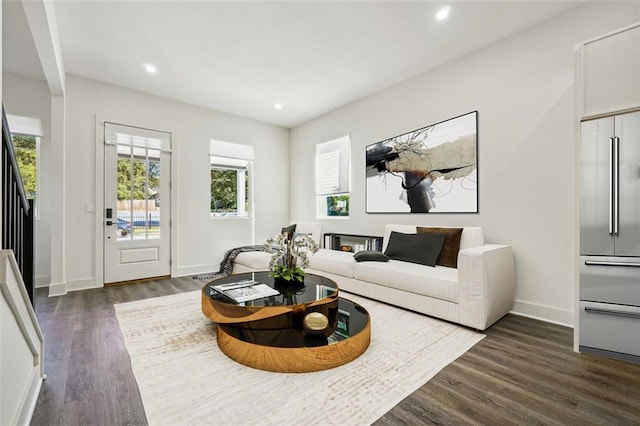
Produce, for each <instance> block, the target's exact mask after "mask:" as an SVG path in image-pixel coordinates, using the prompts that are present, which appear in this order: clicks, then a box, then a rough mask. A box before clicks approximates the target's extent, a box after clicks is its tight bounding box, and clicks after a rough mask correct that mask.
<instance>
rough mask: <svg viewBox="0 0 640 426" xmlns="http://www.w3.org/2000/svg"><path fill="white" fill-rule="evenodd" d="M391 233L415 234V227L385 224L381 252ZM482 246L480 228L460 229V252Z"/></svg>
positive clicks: (468, 227)
mask: <svg viewBox="0 0 640 426" xmlns="http://www.w3.org/2000/svg"><path fill="white" fill-rule="evenodd" d="M391 231H396V232H403V233H405V234H415V233H416V226H415V225H396V224H387V225H386V226H385V228H384V239H383V242H382V251H385V250H386V249H387V243H388V242H389V235H391ZM483 244H484V235H483V234H482V228H481V227H479V226H465V227H463V228H462V237H460V250H462V249H467V248H471V247H480V246H481V245H483Z"/></svg>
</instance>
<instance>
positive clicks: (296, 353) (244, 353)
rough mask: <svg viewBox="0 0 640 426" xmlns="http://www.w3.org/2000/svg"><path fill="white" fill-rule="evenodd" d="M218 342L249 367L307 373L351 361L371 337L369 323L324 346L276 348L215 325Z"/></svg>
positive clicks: (363, 349) (365, 348)
mask: <svg viewBox="0 0 640 426" xmlns="http://www.w3.org/2000/svg"><path fill="white" fill-rule="evenodd" d="M217 328H218V338H217V340H218V346H219V347H220V350H221V351H222V352H223V353H224V354H225V355H227V356H228V357H229V358H231V359H232V360H234V361H236V362H239V363H240V364H243V365H246V366H248V367H253V368H257V369H260V370H266V371H274V372H279V373H309V372H312V371H321V370H328V369H330V368H334V367H338V366H341V365H344V364H346V363H348V362H351V361H353V360H354V359H356V358H358V357H359V356H360V355H362V354H363V353H364V351H366V350H367V348H368V347H369V342H370V340H371V324H370V322H369V321H367V325H366V326H365V328H364V329H363V330H362V331H360V332H359V333H358V334H356V335H355V336H352V337H349V338H348V339H344V340H341V341H339V342H335V343H332V344H330V345H324V346H311V347H301V348H279V347H273V346H262V345H256V344H253V343H248V342H244V341H242V340H240V339H236V338H235V337H233V336H231V335H229V334H228V333H226V332H225V331H224V330H223V328H222V327H220V326H218V327H217Z"/></svg>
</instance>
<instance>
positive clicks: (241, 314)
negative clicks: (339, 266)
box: [202, 272, 371, 373]
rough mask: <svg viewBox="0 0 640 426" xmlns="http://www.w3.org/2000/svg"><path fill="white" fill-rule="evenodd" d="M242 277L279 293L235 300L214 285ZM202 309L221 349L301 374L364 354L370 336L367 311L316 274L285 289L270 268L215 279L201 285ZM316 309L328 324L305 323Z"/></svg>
mask: <svg viewBox="0 0 640 426" xmlns="http://www.w3.org/2000/svg"><path fill="white" fill-rule="evenodd" d="M243 280H254V281H257V282H259V283H264V284H267V285H269V286H270V287H272V288H275V289H276V290H278V292H279V294H278V295H275V296H268V297H263V298H259V299H255V300H251V301H247V302H242V303H236V302H235V301H233V300H232V299H230V298H228V297H226V296H224V295H223V294H221V293H220V292H218V291H216V290H215V289H213V288H212V287H213V286H218V285H221V284H231V283H234V282H238V281H243ZM202 312H203V313H204V314H205V315H206V316H207V317H208V318H209V319H211V320H212V321H214V322H215V323H216V326H217V333H218V337H217V341H218V346H219V347H220V350H221V351H222V352H223V353H224V354H225V355H227V356H228V357H229V358H231V359H233V360H234V361H237V362H239V363H241V364H244V365H247V366H249V367H253V368H257V369H260V370H267V371H276V372H287V373H294V372H298V373H302V372H311V371H320V370H326V369H329V368H334V367H337V366H340V365H344V364H346V363H348V362H350V361H353V360H354V359H356V358H357V357H359V356H360V355H361V354H362V353H364V352H365V351H366V349H367V348H368V347H369V342H370V338H371V326H370V320H369V314H368V312H367V311H366V310H365V309H364V308H363V307H362V306H360V305H358V304H356V303H354V302H352V301H350V300H346V299H339V298H338V286H337V285H336V283H335V282H333V281H332V280H330V279H328V278H325V277H321V276H319V275H314V274H307V275H306V276H305V285H304V286H285V287H280V286H278V285H277V284H275V283H274V280H273V279H272V278H270V277H269V276H268V272H253V273H247V274H238V275H231V276H229V277H225V278H221V279H217V280H214V281H212V282H210V283H208V284H206V285H205V286H204V287H203V289H202ZM312 312H318V313H321V314H322V315H324V316H325V317H326V318H327V320H328V325H327V327H326V328H324V329H322V330H315V329H314V330H312V329H309V328H308V327H306V326H305V324H304V323H305V321H304V319H305V317H306V316H307V315H308V314H310V313H312ZM314 315H317V314H314Z"/></svg>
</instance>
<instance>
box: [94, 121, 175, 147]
mask: <svg viewBox="0 0 640 426" xmlns="http://www.w3.org/2000/svg"><path fill="white" fill-rule="evenodd" d="M104 143H105V144H107V145H124V146H131V147H138V148H148V149H153V150H158V151H165V152H171V133H167V132H161V131H158V130H150V129H143V128H140V127H133V126H124V125H121V124H115V123H104Z"/></svg>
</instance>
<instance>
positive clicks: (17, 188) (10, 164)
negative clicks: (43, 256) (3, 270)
mask: <svg viewBox="0 0 640 426" xmlns="http://www.w3.org/2000/svg"><path fill="white" fill-rule="evenodd" d="M33 213H34V209H33V200H29V199H27V196H26V194H25V191H24V185H23V184H22V178H21V177H20V169H19V168H18V162H17V159H16V153H15V149H14V147H13V140H12V139H11V131H10V129H9V125H8V123H7V116H6V114H5V111H4V107H3V108H2V248H3V249H10V250H13V253H14V255H15V258H16V261H17V262H18V268H19V269H20V273H21V274H22V280H23V281H24V284H25V287H26V290H27V294H28V295H29V298H30V299H31V303H32V304H33V288H34V284H35V270H34V227H33V226H34V223H33V217H34V215H33Z"/></svg>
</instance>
